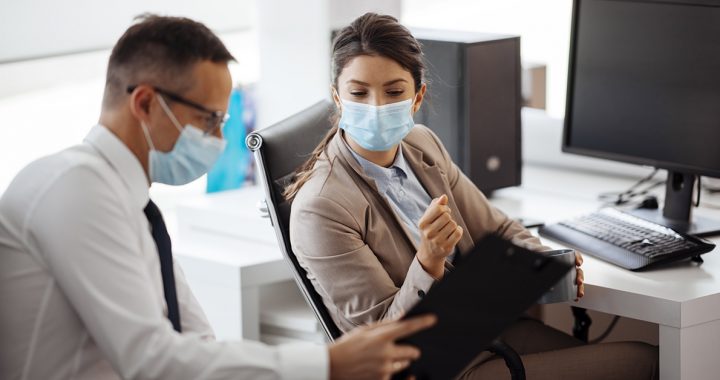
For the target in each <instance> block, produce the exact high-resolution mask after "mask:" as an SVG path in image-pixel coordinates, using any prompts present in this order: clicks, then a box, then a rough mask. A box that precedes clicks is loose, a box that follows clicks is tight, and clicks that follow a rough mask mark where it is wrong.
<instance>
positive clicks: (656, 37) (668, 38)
mask: <svg viewBox="0 0 720 380" xmlns="http://www.w3.org/2000/svg"><path fill="white" fill-rule="evenodd" d="M568 73H569V75H568V93H567V94H568V96H567V108H566V113H565V128H564V133H563V151H564V152H569V153H575V154H581V155H586V156H593V157H600V158H605V159H611V160H616V161H622V162H629V163H634V164H641V165H649V166H654V167H657V168H662V169H667V170H668V179H667V183H666V195H665V205H664V209H663V211H662V214H660V213H659V212H656V213H655V214H650V213H648V212H645V213H643V214H641V215H640V216H642V217H644V218H647V219H652V220H653V221H655V222H658V223H661V224H664V225H667V226H669V227H672V228H674V229H676V230H679V231H681V232H686V233H689V234H695V235H708V234H712V233H716V232H718V231H720V221H714V220H708V219H703V218H700V217H697V216H695V217H693V216H692V215H691V210H692V206H691V205H692V202H693V201H692V198H693V193H694V190H693V189H694V187H695V184H696V182H697V179H698V178H699V176H711V177H720V0H712V1H710V0H672V1H670V0H654V1H649V0H575V1H574V5H573V19H572V37H571V47H570V63H569V70H568ZM697 191H700V190H699V189H698V190H697Z"/></svg>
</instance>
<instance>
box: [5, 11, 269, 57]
mask: <svg viewBox="0 0 720 380" xmlns="http://www.w3.org/2000/svg"><path fill="white" fill-rule="evenodd" d="M254 4H255V3H254V1H253V0H205V1H193V0H154V1H143V0H123V1H93V0H62V1H48V0H23V1H3V2H0V63H3V62H7V61H15V60H23V59H30V58H36V57H44V56H48V55H57V54H68V53H77V52H83V51H88V50H98V49H107V48H110V47H112V45H113V44H114V43H115V41H116V40H117V39H118V37H120V35H121V34H122V33H123V31H125V29H126V28H127V27H128V25H130V23H131V21H132V20H133V18H134V17H135V16H137V15H139V14H142V13H145V12H150V13H159V14H166V15H178V16H190V17H192V18H193V19H196V20H198V21H200V22H203V23H205V24H206V25H208V26H209V27H210V28H211V29H214V30H216V31H231V30H238V29H241V28H249V27H251V26H252V21H253V20H254V19H255V17H254V14H253V13H254V10H253V8H254Z"/></svg>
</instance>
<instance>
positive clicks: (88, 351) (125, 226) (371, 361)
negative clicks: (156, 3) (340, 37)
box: [0, 15, 434, 379]
mask: <svg viewBox="0 0 720 380" xmlns="http://www.w3.org/2000/svg"><path fill="white" fill-rule="evenodd" d="M232 60H234V58H233V56H232V55H231V54H230V52H228V50H227V49H226V48H225V46H224V45H223V44H222V42H221V41H220V40H219V39H218V38H217V36H215V35H214V34H213V33H212V32H211V31H210V30H209V29H208V28H207V27H205V26H204V25H202V24H200V23H198V22H195V21H192V20H189V19H186V18H176V17H159V16H152V15H147V16H143V17H141V18H140V19H139V21H138V22H137V23H135V24H134V25H133V26H131V27H130V28H129V29H128V30H127V31H126V32H125V34H124V35H123V36H122V37H121V38H120V40H119V41H118V42H117V44H116V46H115V47H114V48H113V51H112V54H111V56H110V60H109V63H108V71H107V81H106V86H105V94H104V98H103V104H102V110H101V114H100V119H99V123H98V125H96V126H94V127H93V128H92V130H91V131H90V133H89V134H88V135H87V137H86V138H85V141H84V142H83V143H82V144H79V145H77V146H74V147H71V148H69V149H66V150H64V151H62V152H59V153H56V154H53V155H50V156H47V157H44V158H41V159H39V160H37V161H35V162H33V163H31V164H29V165H28V166H27V167H25V168H24V169H23V170H22V171H21V172H20V173H19V174H18V175H17V176H16V178H15V179H14V180H13V182H12V183H11V185H10V186H9V187H8V189H7V190H6V191H5V193H4V194H3V195H2V197H1V198H0V305H2V307H1V308H0V337H1V338H0V378H2V379H66V378H73V379H114V378H127V379H147V378H160V379H231V378H232V379H238V378H244V379H323V378H334V379H353V378H356V379H360V378H367V379H376V378H389V377H390V375H391V374H392V373H395V372H397V371H399V370H402V369H404V368H405V367H407V365H408V364H409V362H410V361H411V360H413V359H415V358H417V357H418V355H419V351H418V350H417V349H416V348H414V347H409V346H404V345H398V344H396V343H395V341H396V340H397V339H399V338H401V337H403V336H406V335H408V334H412V333H413V332H416V331H419V330H422V329H424V328H427V327H429V326H430V325H432V324H433V323H434V318H433V317H424V318H417V319H413V320H408V321H403V322H387V323H383V324H381V325H375V326H372V327H363V328H359V329H357V330H355V331H354V332H353V333H350V334H348V335H346V336H345V337H343V338H341V339H339V340H338V341H337V342H335V343H333V344H330V345H329V346H317V345H313V344H309V343H308V344H298V345H288V346H277V347H269V346H265V345H263V344H260V343H254V342H216V341H215V340H214V336H213V332H212V330H211V328H210V326H209V324H208V322H207V320H206V317H205V315H204V313H203V312H202V310H201V309H200V306H199V305H198V302H197V301H196V299H195V298H194V296H193V295H192V292H191V290H190V288H189V287H188V285H187V283H186V281H185V278H184V277H183V274H182V271H181V270H180V267H179V266H178V265H176V264H175V262H174V261H173V259H172V247H171V242H170V238H169V236H168V234H167V230H166V228H165V224H164V221H163V218H162V215H161V214H160V211H159V210H158V208H157V207H156V206H155V204H154V203H153V202H152V201H151V200H150V198H149V193H148V188H149V186H150V185H151V184H152V183H153V182H160V183H165V184H170V185H182V184H186V183H188V182H190V181H193V180H195V179H197V178H199V177H200V176H202V175H203V174H205V173H206V172H207V171H208V169H209V168H210V167H211V166H212V164H213V163H214V161H215V160H216V159H217V157H218V156H219V155H220V153H221V152H222V150H223V148H224V141H223V140H222V125H223V123H224V121H225V119H226V113H225V112H226V110H227V107H228V99H229V95H230V91H231V79H230V73H229V71H228V62H230V61H232Z"/></svg>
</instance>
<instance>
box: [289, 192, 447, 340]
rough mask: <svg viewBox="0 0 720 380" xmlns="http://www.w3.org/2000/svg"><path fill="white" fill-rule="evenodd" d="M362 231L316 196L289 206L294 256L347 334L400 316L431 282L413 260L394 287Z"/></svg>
mask: <svg viewBox="0 0 720 380" xmlns="http://www.w3.org/2000/svg"><path fill="white" fill-rule="evenodd" d="M298 201H299V202H298ZM360 226H361V224H360V223H359V222H358V221H357V220H356V219H355V218H354V217H353V216H352V214H351V213H350V212H348V210H346V209H345V208H343V207H342V206H341V205H340V204H338V203H337V202H335V201H333V200H331V199H328V198H325V197H322V196H315V197H312V198H309V199H304V200H299V199H296V200H295V203H293V208H292V213H291V220H290V236H291V242H292V247H293V251H294V252H295V254H296V256H297V258H298V261H299V262H300V263H301V265H302V266H303V267H304V268H305V269H306V270H307V271H308V277H309V278H310V280H312V282H313V284H314V285H315V287H316V290H317V291H318V293H320V294H321V295H322V297H323V299H324V302H325V303H326V305H327V307H328V309H329V310H331V311H332V310H337V312H336V315H334V316H333V317H334V318H335V321H336V322H337V324H338V327H340V328H341V329H342V330H345V331H347V330H349V329H352V328H353V327H354V326H359V325H364V324H367V323H371V322H375V321H379V320H383V319H392V318H397V317H400V316H402V315H403V314H404V313H405V312H406V311H407V310H408V309H410V308H411V307H412V306H413V305H414V304H415V303H416V302H417V301H419V300H420V298H421V297H422V296H423V295H424V293H425V292H427V291H428V290H429V289H430V287H431V286H432V285H433V283H434V281H435V280H434V279H433V278H432V277H431V276H430V275H429V274H428V273H427V272H425V270H424V269H423V268H422V266H420V263H419V262H418V260H417V258H415V259H413V261H412V262H411V264H410V267H409V269H408V272H407V276H406V278H405V281H404V282H403V284H402V285H401V286H399V287H398V286H396V284H395V283H394V282H393V280H392V279H391V278H390V276H389V274H388V273H387V271H386V270H385V268H384V267H383V265H382V263H381V262H380V260H378V257H377V256H376V255H375V253H374V252H373V251H372V249H371V248H370V247H369V246H368V245H367V244H366V243H365V242H364V241H363V238H362V236H363V235H362V232H361V228H360ZM331 314H332V313H331Z"/></svg>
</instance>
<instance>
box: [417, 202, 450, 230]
mask: <svg viewBox="0 0 720 380" xmlns="http://www.w3.org/2000/svg"><path fill="white" fill-rule="evenodd" d="M444 214H448V215H449V214H450V207H448V206H446V205H439V204H434V205H432V204H431V205H430V207H428V209H427V210H425V213H424V214H423V216H422V217H421V218H420V220H419V221H418V227H419V228H420V229H425V228H428V227H429V226H430V225H432V224H433V223H434V222H436V221H437V220H438V219H439V218H440V217H442V216H443V215H444Z"/></svg>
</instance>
